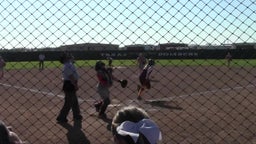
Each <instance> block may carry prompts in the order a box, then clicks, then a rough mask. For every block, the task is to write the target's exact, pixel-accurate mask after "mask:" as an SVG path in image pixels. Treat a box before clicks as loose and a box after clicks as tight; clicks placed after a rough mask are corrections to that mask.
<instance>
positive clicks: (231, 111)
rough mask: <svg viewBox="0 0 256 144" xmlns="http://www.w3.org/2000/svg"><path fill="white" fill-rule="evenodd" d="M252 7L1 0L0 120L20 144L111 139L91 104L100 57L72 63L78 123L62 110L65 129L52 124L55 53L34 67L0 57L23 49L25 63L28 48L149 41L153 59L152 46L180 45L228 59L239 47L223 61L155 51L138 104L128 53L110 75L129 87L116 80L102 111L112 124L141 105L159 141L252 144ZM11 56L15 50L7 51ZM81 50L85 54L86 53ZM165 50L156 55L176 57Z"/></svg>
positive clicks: (56, 96) (56, 102)
mask: <svg viewBox="0 0 256 144" xmlns="http://www.w3.org/2000/svg"><path fill="white" fill-rule="evenodd" d="M255 10H256V3H255V1H253V0H244V1H238V0H234V1H229V0H226V1H221V0H215V1H207V0H206V1H197V0H195V1H167V0H166V1H152V0H142V1H137V0H134V1H133V0H129V1H128V0H124V1H114V0H107V1H101V0H96V1H67V0H63V1H50V0H40V1H39V0H30V1H26V0H19V1H18V0H12V1H6V0H3V1H1V4H0V12H1V13H0V20H1V22H0V29H1V34H0V45H1V55H2V56H3V58H4V60H5V61H6V66H5V67H4V69H1V72H2V73H3V76H2V77H1V79H0V85H1V86H0V91H1V98H0V103H1V105H0V110H1V114H0V119H1V120H3V121H4V122H5V123H6V124H7V125H10V126H12V128H13V131H15V132H16V133H17V134H18V135H19V137H20V138H21V139H22V140H23V141H24V142H25V143H26V144H30V143H31V144H32V143H36V144H41V143H46V144H48V143H49V144H53V143H64V144H65V143H70V144H71V143H72V144H73V143H74V144H85V143H93V144H94V143H95V144H96V143H113V136H112V133H111V131H110V127H111V121H110V120H109V121H104V120H102V119H99V118H98V117H97V115H94V111H95V110H94V107H93V103H94V101H95V100H96V99H98V98H99V96H98V94H97V92H96V84H97V78H96V72H95V70H94V64H95V60H96V59H102V57H95V58H94V60H87V59H86V58H80V59H77V60H76V62H75V66H76V67H77V70H78V73H79V75H80V78H79V90H78V92H77V93H78V97H79V106H80V108H81V111H82V115H83V117H84V119H83V121H82V123H80V124H77V123H75V122H74V123H73V121H72V117H71V114H69V117H68V119H69V123H68V124H67V125H59V124H57V123H56V117H57V114H58V113H59V111H60V108H61V107H62V105H63V100H64V93H63V92H62V91H61V89H62V76H61V73H62V65H61V64H60V63H59V62H58V61H57V59H58V57H59V55H56V56H55V59H54V58H53V59H48V55H46V61H45V67H44V69H41V70H40V69H39V68H38V61H37V59H35V60H34V61H33V60H29V61H20V62H19V61H14V60H13V59H11V58H9V59H8V58H6V57H4V55H6V54H9V55H11V57H12V58H13V57H19V55H21V53H22V55H23V54H24V53H25V56H24V55H23V56H24V57H23V58H29V57H31V55H30V53H27V54H26V52H35V53H39V52H42V53H44V52H45V51H57V50H58V51H59V49H58V48H59V47H63V46H67V45H71V46H72V45H74V46H76V45H79V44H90V43H92V44H95V43H96V44H114V45H118V47H120V49H121V50H122V51H123V49H125V48H126V46H134V45H135V46H138V45H139V46H145V47H144V48H146V46H148V45H150V46H151V47H152V45H153V49H150V50H148V51H144V50H143V52H145V53H148V52H151V53H155V52H157V51H158V50H159V45H160V44H166V43H171V44H178V43H182V44H188V46H186V47H183V49H192V48H194V49H196V48H197V49H200V50H204V49H216V48H218V49H222V48H224V50H226V51H225V54H224V55H226V52H227V51H232V50H234V49H235V50H237V48H238V47H234V46H237V45H236V44H239V45H241V46H240V47H241V48H240V49H239V50H240V51H238V52H237V53H236V55H233V59H232V61H231V62H230V64H229V65H228V64H227V63H228V62H227V60H226V59H225V57H222V58H216V59H207V57H208V56H207V55H206V56H205V57H206V58H204V59H193V58H192V59H187V58H186V56H188V55H187V54H186V55H183V56H182V55H179V58H175V59H168V58H166V57H165V59H161V57H160V56H159V55H158V56H159V57H156V59H155V62H156V65H155V67H154V71H153V73H152V77H151V79H152V81H151V84H152V88H151V89H150V90H147V91H145V93H144V94H143V100H141V101H138V100H137V99H136V98H137V85H138V84H139V78H138V75H139V69H138V66H137V63H136V57H134V59H126V60H124V59H115V58H114V60H113V66H114V72H113V73H114V75H115V76H116V77H118V78H120V79H127V80H128V86H127V88H125V89H123V88H121V87H120V85H119V84H118V83H114V85H113V86H112V87H111V89H110V91H111V105H109V107H108V109H107V115H108V117H109V118H112V117H113V116H114V115H115V113H116V111H117V110H119V109H120V108H122V107H123V106H128V105H136V106H139V107H141V108H144V109H145V110H146V111H147V112H148V113H149V115H150V116H151V118H152V119H153V120H154V121H155V122H156V123H157V124H158V125H159V127H160V129H161V131H162V134H163V139H162V141H161V142H160V143H166V144H167V143H168V144H169V143H184V144H185V143H209V144H210V143H241V144H246V143H247V144H253V143H256V136H255V133H256V131H255V130H256V125H255V121H256V114H255V110H256V101H255V99H256V98H255V82H256V81H255V80H256V79H255V73H256V71H255V68H254V67H255V65H256V62H255V60H254V59H253V58H255V54H254V53H255V52H256V51H254V49H255V47H256V46H255V40H256V30H255V28H256V12H255ZM247 45H251V47H252V49H251V52H250V55H249V56H246V55H245V56H243V58H241V59H240V58H239V59H238V57H239V56H240V55H242V54H243V51H245V50H246V48H247ZM226 46H227V47H228V48H227V47H226ZM244 47H245V48H244ZM65 50H72V48H70V49H65ZM97 50H100V51H101V52H102V51H105V50H108V49H104V48H102V49H101V48H100V49H97ZM121 50H120V51H121ZM15 51H21V52H20V53H19V52H18V53H14V54H13V53H12V52H15ZM80 51H81V53H84V57H86V56H88V54H87V55H86V53H87V51H93V47H91V48H88V49H87V50H86V51H83V50H80ZM139 51H141V50H139ZM170 51H171V50H166V51H164V53H162V55H165V56H166V55H167V56H174V57H175V56H177V55H178V54H177V53H178V52H177V51H175V52H174V53H172V51H171V52H170ZM133 52H134V53H135V54H136V56H137V55H138V54H139V52H136V51H133ZM176 52H177V53H176ZM110 53H111V52H110ZM232 54H233V53H232ZM82 55H83V54H82ZM162 55H161V56H162ZM216 55H218V54H216ZM221 55H223V53H222V54H221ZM75 56H76V55H75ZM53 57H54V56H53ZM209 57H210V56H209ZM23 58H20V59H23ZM147 58H149V57H147ZM103 61H104V62H106V63H107V60H106V59H104V60H103Z"/></svg>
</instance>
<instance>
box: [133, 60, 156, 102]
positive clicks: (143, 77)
mask: <svg viewBox="0 0 256 144" xmlns="http://www.w3.org/2000/svg"><path fill="white" fill-rule="evenodd" d="M154 65H155V61H154V60H153V59H149V60H148V64H147V65H146V66H145V67H144V68H143V70H142V72H141V73H140V76H139V79H140V84H141V85H138V97H137V99H138V100H141V99H142V98H141V95H142V92H143V91H144V90H145V88H146V89H150V88H151V84H150V79H149V78H150V74H151V73H152V71H153V66H154Z"/></svg>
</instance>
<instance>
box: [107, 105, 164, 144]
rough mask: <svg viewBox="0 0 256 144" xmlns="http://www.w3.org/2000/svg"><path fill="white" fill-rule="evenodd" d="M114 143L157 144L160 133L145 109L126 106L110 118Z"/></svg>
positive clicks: (160, 136) (160, 138) (160, 137)
mask: <svg viewBox="0 0 256 144" xmlns="http://www.w3.org/2000/svg"><path fill="white" fill-rule="evenodd" d="M111 129H112V134H113V136H114V141H115V143H116V144H157V142H158V141H160V140H162V134H161V131H160V129H159V127H158V126H157V124H156V123H155V122H154V121H153V120H151V119H150V118H149V116H148V114H147V113H146V111H145V110H143V109H141V108H138V107H135V106H128V107H124V108H123V109H121V110H119V111H118V112H117V113H116V115H115V116H114V118H113V120H112V128H111Z"/></svg>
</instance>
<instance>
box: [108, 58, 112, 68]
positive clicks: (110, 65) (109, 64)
mask: <svg viewBox="0 0 256 144" xmlns="http://www.w3.org/2000/svg"><path fill="white" fill-rule="evenodd" d="M107 60H108V66H109V67H112V63H113V58H112V57H110V56H109V57H107Z"/></svg>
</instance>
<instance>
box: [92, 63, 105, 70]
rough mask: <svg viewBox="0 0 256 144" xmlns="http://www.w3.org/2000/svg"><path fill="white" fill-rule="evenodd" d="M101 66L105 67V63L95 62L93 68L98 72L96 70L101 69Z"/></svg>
mask: <svg viewBox="0 0 256 144" xmlns="http://www.w3.org/2000/svg"><path fill="white" fill-rule="evenodd" d="M102 66H105V63H104V62H102V61H97V62H96V64H95V67H94V68H95V70H96V71H98V70H100V69H102Z"/></svg>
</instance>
